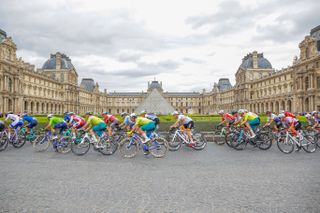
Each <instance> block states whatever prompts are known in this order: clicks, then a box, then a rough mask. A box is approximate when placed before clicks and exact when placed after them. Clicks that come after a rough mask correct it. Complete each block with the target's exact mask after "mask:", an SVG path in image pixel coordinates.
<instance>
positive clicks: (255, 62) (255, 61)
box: [252, 51, 258, 69]
mask: <svg viewBox="0 0 320 213" xmlns="http://www.w3.org/2000/svg"><path fill="white" fill-rule="evenodd" d="M252 62H253V69H258V53H257V51H253V53H252Z"/></svg>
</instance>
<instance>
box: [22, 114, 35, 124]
mask: <svg viewBox="0 0 320 213" xmlns="http://www.w3.org/2000/svg"><path fill="white" fill-rule="evenodd" d="M36 120H37V119H35V118H34V117H32V116H31V115H25V116H23V122H24V121H27V122H28V123H30V122H32V121H36Z"/></svg>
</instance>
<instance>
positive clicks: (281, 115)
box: [278, 113, 286, 118]
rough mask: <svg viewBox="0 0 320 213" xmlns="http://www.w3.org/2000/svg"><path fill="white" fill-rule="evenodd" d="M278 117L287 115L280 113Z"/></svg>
mask: <svg viewBox="0 0 320 213" xmlns="http://www.w3.org/2000/svg"><path fill="white" fill-rule="evenodd" d="M278 117H279V118H284V117H286V116H285V114H284V113H280V114H279V115H278Z"/></svg>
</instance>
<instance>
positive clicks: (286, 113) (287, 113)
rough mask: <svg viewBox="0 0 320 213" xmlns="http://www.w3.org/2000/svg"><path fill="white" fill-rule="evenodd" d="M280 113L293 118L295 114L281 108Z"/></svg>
mask: <svg viewBox="0 0 320 213" xmlns="http://www.w3.org/2000/svg"><path fill="white" fill-rule="evenodd" d="M280 114H284V115H285V116H286V117H291V118H295V117H296V116H295V115H294V114H293V113H291V112H289V111H284V110H281V112H280Z"/></svg>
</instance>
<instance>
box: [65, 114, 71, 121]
mask: <svg viewBox="0 0 320 213" xmlns="http://www.w3.org/2000/svg"><path fill="white" fill-rule="evenodd" d="M70 119H71V118H70V116H69V115H65V116H64V117H63V120H64V121H65V122H67V123H69V122H70Z"/></svg>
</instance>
